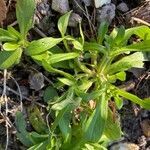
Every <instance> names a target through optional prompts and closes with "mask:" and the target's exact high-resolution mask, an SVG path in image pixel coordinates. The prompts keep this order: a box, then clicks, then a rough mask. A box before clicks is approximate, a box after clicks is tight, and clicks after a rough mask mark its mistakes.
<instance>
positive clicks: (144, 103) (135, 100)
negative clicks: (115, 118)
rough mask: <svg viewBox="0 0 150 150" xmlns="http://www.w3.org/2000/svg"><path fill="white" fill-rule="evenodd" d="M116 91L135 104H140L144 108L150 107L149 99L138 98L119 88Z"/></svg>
mask: <svg viewBox="0 0 150 150" xmlns="http://www.w3.org/2000/svg"><path fill="white" fill-rule="evenodd" d="M117 93H118V95H120V96H122V97H124V98H126V99H128V100H130V101H132V102H133V103H135V104H138V105H140V106H142V107H143V108H145V109H150V100H146V101H144V100H142V99H140V98H139V97H137V96H136V95H134V94H131V93H128V92H126V91H124V90H120V89H118V90H117Z"/></svg>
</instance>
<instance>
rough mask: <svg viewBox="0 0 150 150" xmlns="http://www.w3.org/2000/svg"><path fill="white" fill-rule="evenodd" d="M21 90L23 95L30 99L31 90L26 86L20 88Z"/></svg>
mask: <svg viewBox="0 0 150 150" xmlns="http://www.w3.org/2000/svg"><path fill="white" fill-rule="evenodd" d="M19 88H20V91H21V94H22V95H23V96H25V97H28V96H29V90H28V88H27V87H25V86H19Z"/></svg>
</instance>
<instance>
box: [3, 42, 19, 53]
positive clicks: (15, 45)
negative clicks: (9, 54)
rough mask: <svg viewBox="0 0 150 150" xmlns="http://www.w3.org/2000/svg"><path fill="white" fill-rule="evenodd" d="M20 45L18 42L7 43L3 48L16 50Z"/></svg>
mask: <svg viewBox="0 0 150 150" xmlns="http://www.w3.org/2000/svg"><path fill="white" fill-rule="evenodd" d="M19 47H20V45H18V44H16V43H5V44H3V49H4V50H5V51H14V50H16V49H18V48H19Z"/></svg>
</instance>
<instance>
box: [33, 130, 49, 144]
mask: <svg viewBox="0 0 150 150" xmlns="http://www.w3.org/2000/svg"><path fill="white" fill-rule="evenodd" d="M48 138H49V135H48V134H38V133H37V132H34V131H33V132H31V133H30V139H31V141H32V142H33V143H34V144H37V143H41V142H43V141H46V140H47V139H48Z"/></svg>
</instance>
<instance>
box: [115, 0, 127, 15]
mask: <svg viewBox="0 0 150 150" xmlns="http://www.w3.org/2000/svg"><path fill="white" fill-rule="evenodd" d="M117 9H118V10H120V11H122V12H124V13H125V12H127V11H128V10H129V7H128V6H127V4H126V3H124V2H122V3H120V4H119V5H118V6H117Z"/></svg>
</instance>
